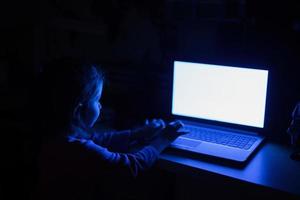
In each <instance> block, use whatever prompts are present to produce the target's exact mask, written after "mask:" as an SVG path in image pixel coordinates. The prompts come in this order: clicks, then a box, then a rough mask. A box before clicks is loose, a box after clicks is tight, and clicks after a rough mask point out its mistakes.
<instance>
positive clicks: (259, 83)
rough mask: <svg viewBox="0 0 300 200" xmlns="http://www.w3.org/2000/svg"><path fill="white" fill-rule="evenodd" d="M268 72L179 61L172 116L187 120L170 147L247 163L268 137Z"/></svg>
mask: <svg viewBox="0 0 300 200" xmlns="http://www.w3.org/2000/svg"><path fill="white" fill-rule="evenodd" d="M267 84H268V71H267V70H263V69H253V68H243V67H232V66H223V65H213V64H204V63H192V62H183V61H174V69H173V83H172V87H173V91H172V109H171V110H172V111H171V114H172V117H173V118H175V119H180V120H181V121H182V122H183V123H184V125H185V126H184V127H183V128H182V130H181V131H188V132H189V133H188V134H186V135H182V136H180V137H178V138H177V139H176V140H175V141H174V142H173V143H172V144H171V145H170V147H171V148H175V149H180V150H184V151H189V152H194V153H197V154H202V155H208V156H213V157H217V158H222V159H225V160H230V161H235V162H238V163H243V162H246V161H247V160H248V159H249V157H250V156H251V155H252V154H253V152H254V151H255V150H256V149H257V148H258V147H259V146H260V145H261V143H262V142H263V141H264V137H263V136H262V134H261V132H262V130H263V128H264V124H265V110H266V97H267Z"/></svg>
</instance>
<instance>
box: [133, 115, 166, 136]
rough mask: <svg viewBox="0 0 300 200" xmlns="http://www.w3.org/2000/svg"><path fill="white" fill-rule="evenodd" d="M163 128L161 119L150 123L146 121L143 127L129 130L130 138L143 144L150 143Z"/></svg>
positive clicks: (163, 123) (164, 126)
mask: <svg viewBox="0 0 300 200" xmlns="http://www.w3.org/2000/svg"><path fill="white" fill-rule="evenodd" d="M165 128H166V124H165V122H164V121H163V120H162V119H153V120H151V121H149V120H148V119H147V120H146V121H145V124H144V125H143V126H141V127H138V128H135V129H133V130H131V131H132V138H133V139H135V140H140V141H144V142H147V141H151V140H152V139H154V138H155V137H156V136H158V135H159V134H160V133H161V131H162V130H163V129H165Z"/></svg>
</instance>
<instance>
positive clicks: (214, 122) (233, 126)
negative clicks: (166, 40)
mask: <svg viewBox="0 0 300 200" xmlns="http://www.w3.org/2000/svg"><path fill="white" fill-rule="evenodd" d="M176 61H178V62H189V63H199V64H209V65H220V66H229V65H227V64H220V63H207V62H199V61H197V62H191V61H185V60H173V62H172V70H171V84H170V87H171V95H170V96H171V103H170V108H169V110H170V112H169V113H170V114H171V118H172V119H179V120H183V121H191V122H194V123H200V124H207V125H211V126H217V127H220V128H230V129H237V130H242V131H250V132H255V133H260V134H264V132H265V130H266V129H267V128H268V126H269V123H268V119H269V117H268V116H269V112H268V105H269V98H268V96H269V94H268V93H269V91H270V90H269V86H270V84H269V82H270V70H269V69H267V68H262V67H260V68H259V67H252V66H251V67H245V66H241V65H239V66H232V65H230V66H232V67H238V68H248V69H260V70H267V71H268V80H267V91H266V103H265V113H264V126H263V128H259V127H253V126H248V125H240V124H234V123H229V122H221V121H217V120H208V119H203V118H195V117H186V116H183V115H177V114H173V113H172V107H173V92H174V91H173V89H174V88H173V84H174V69H175V62H176Z"/></svg>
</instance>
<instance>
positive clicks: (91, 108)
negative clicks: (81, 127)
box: [84, 81, 103, 127]
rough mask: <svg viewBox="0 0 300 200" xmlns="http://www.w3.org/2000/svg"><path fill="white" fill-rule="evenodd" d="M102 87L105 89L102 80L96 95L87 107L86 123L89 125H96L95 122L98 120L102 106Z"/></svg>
mask: <svg viewBox="0 0 300 200" xmlns="http://www.w3.org/2000/svg"><path fill="white" fill-rule="evenodd" d="M102 89H103V82H102V81H101V82H100V84H99V86H98V89H97V92H96V95H95V96H94V97H93V98H92V99H90V101H89V102H88V103H87V108H86V110H85V113H84V123H85V124H86V126H88V127H92V126H94V124H95V122H96V121H97V119H98V117H99V115H100V110H101V107H102V106H101V103H100V98H101V95H102Z"/></svg>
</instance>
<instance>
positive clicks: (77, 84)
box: [43, 59, 103, 129]
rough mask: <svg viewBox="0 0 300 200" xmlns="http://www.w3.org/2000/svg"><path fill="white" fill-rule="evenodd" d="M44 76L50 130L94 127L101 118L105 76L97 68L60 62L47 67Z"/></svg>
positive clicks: (61, 60) (83, 64)
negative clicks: (101, 100) (101, 99)
mask: <svg viewBox="0 0 300 200" xmlns="http://www.w3.org/2000/svg"><path fill="white" fill-rule="evenodd" d="M43 74H44V76H43V82H44V84H43V86H44V87H43V93H44V95H43V96H44V98H43V102H45V105H44V106H43V107H44V108H45V109H46V112H45V113H46V115H47V116H46V119H47V122H48V123H47V126H54V127H55V129H66V128H67V129H68V128H71V127H74V126H76V127H79V128H82V129H86V128H89V127H92V126H93V125H94V123H95V122H96V120H97V118H98V117H99V114H100V110H101V104H100V102H99V100H100V98H101V94H102V89H103V74H102V72H101V71H100V70H99V69H98V68H97V66H95V65H91V64H86V63H84V62H82V61H79V60H74V59H60V60H56V61H54V62H51V63H50V64H49V65H47V67H46V68H45V70H44V73H43ZM49 122H50V124H49ZM48 128H50V129H51V127H48Z"/></svg>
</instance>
